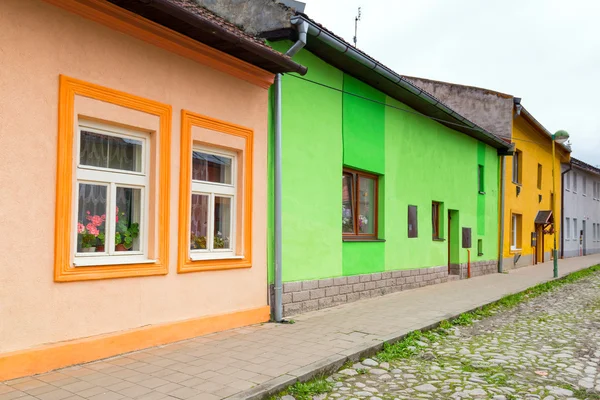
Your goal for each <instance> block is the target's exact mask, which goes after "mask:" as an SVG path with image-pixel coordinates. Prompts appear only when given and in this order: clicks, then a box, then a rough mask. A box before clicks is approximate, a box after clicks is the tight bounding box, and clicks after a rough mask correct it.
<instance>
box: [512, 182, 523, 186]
mask: <svg viewBox="0 0 600 400" xmlns="http://www.w3.org/2000/svg"><path fill="white" fill-rule="evenodd" d="M512 183H513V184H515V185H517V186H523V184H522V183H519V182H515V181H512Z"/></svg>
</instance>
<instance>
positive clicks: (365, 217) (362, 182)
mask: <svg viewBox="0 0 600 400" xmlns="http://www.w3.org/2000/svg"><path fill="white" fill-rule="evenodd" d="M358 232H359V233H371V234H373V233H375V180H374V179H371V178H365V177H363V176H359V177H358Z"/></svg>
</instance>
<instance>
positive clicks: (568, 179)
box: [565, 171, 571, 192]
mask: <svg viewBox="0 0 600 400" xmlns="http://www.w3.org/2000/svg"><path fill="white" fill-rule="evenodd" d="M565 190H566V191H568V192H570V191H571V172H570V171H569V172H567V173H566V174H565Z"/></svg>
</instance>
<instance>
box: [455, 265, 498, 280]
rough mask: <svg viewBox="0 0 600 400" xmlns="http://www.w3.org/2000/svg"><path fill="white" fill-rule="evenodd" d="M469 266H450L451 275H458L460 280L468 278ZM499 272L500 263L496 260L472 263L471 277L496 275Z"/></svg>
mask: <svg viewBox="0 0 600 400" xmlns="http://www.w3.org/2000/svg"><path fill="white" fill-rule="evenodd" d="M468 270H469V265H468V264H467V263H464V264H450V275H457V276H459V277H460V279H466V278H467V277H468ZM496 272H498V262H497V261H496V260H487V261H476V262H472V263H471V277H472V278H474V277H476V276H482V275H488V274H495V273H496Z"/></svg>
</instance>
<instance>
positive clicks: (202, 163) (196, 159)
mask: <svg viewBox="0 0 600 400" xmlns="http://www.w3.org/2000/svg"><path fill="white" fill-rule="evenodd" d="M231 164H232V160H231V158H229V157H223V156H217V155H214V154H207V153H202V152H199V151H194V152H193V153H192V180H194V181H206V182H215V183H226V184H229V185H230V184H231Z"/></svg>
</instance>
